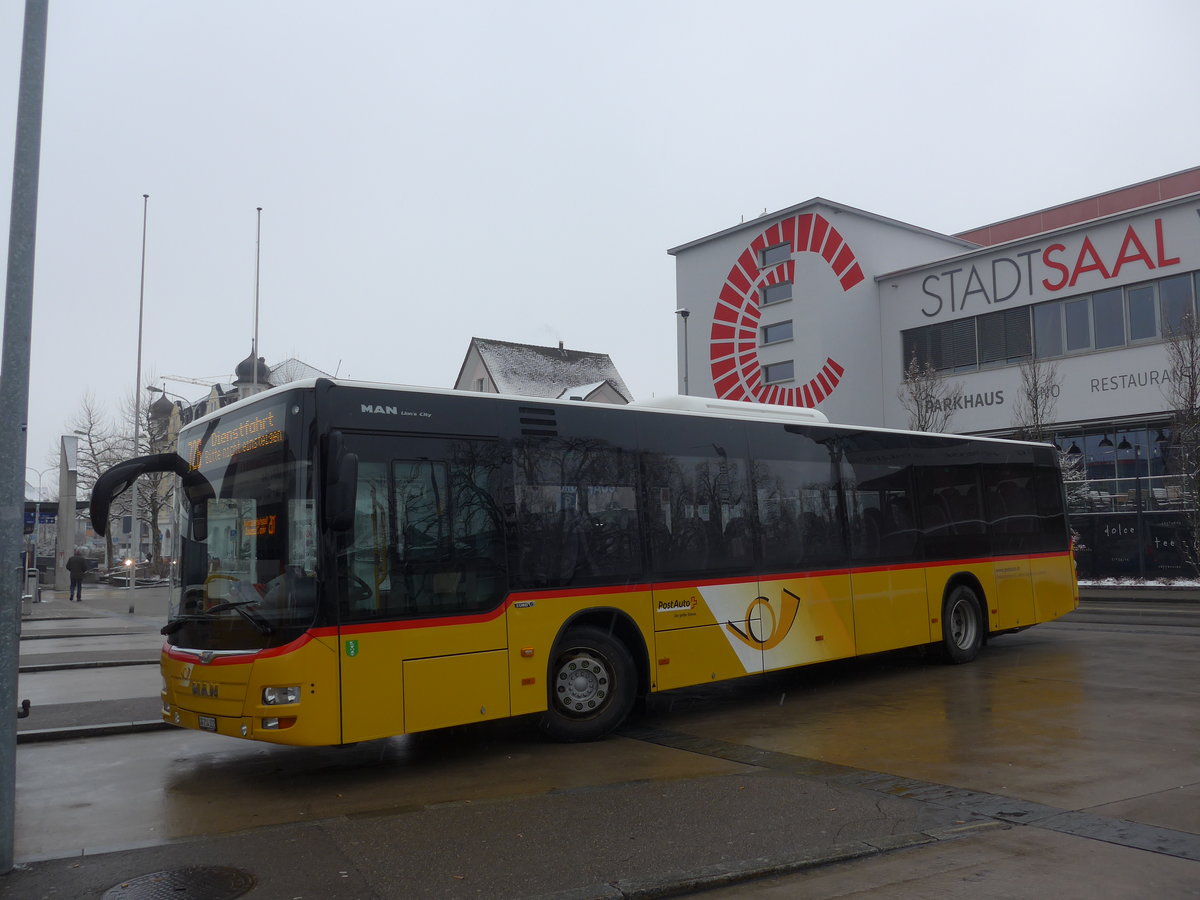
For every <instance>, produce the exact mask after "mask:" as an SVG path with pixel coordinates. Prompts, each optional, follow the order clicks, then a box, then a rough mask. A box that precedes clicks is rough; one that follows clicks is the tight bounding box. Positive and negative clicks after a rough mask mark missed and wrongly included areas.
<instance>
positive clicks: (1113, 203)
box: [955, 166, 1200, 247]
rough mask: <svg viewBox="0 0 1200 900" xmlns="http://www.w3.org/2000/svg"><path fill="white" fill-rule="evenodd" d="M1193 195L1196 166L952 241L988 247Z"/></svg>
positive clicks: (1199, 180)
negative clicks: (963, 241)
mask: <svg viewBox="0 0 1200 900" xmlns="http://www.w3.org/2000/svg"><path fill="white" fill-rule="evenodd" d="M1197 192H1200V166H1197V167H1196V168H1193V169H1184V170H1183V171H1182V172H1175V173H1174V174H1172V175H1164V176H1162V177H1161V178H1151V179H1150V180H1149V181H1142V182H1139V183H1137V184H1131V185H1129V186H1127V187H1122V188H1116V189H1114V190H1111V191H1105V192H1104V193H1102V194H1094V195H1092V196H1091V197H1084V198H1082V199H1080V200H1072V201H1070V202H1069V203H1060V204H1059V205H1058V206H1051V207H1049V208H1047V209H1041V210H1038V211H1037V212H1031V213H1026V214H1024V215H1020V216H1016V217H1014V218H1011V219H1004V220H1003V221H1001V222H993V223H992V224H991V225H984V226H982V227H980V228H973V229H971V230H970V231H962V232H959V233H958V234H956V235H955V237H957V238H962V239H965V240H968V241H973V242H974V243H976V244H982V245H984V246H987V247H990V246H992V245H994V244H1004V243H1007V242H1008V241H1015V240H1019V239H1020V238H1024V237H1029V236H1030V235H1034V234H1041V233H1042V232H1043V231H1055V230H1057V229H1059V228H1066V227H1067V226H1068V225H1078V224H1079V223H1080V222H1089V221H1091V220H1092V219H1101V218H1104V217H1105V216H1111V215H1114V214H1116V213H1122V212H1127V211H1129V210H1131V209H1137V208H1138V207H1142V206H1150V205H1152V204H1155V203H1160V202H1162V201H1164V200H1173V199H1175V198H1176V197H1183V196H1186V195H1187V194H1194V193H1197Z"/></svg>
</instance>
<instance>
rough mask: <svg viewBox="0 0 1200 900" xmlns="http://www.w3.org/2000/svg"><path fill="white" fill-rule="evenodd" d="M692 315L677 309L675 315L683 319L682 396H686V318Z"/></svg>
mask: <svg viewBox="0 0 1200 900" xmlns="http://www.w3.org/2000/svg"><path fill="white" fill-rule="evenodd" d="M691 314H692V312H691V310H688V309H677V310H675V315H677V316H679V318H681V319H683V395H684V396H685V397H686V396H688V329H687V320H688V316H690V315H691Z"/></svg>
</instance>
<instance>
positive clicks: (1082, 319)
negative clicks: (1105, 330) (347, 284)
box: [1063, 297, 1092, 353]
mask: <svg viewBox="0 0 1200 900" xmlns="http://www.w3.org/2000/svg"><path fill="white" fill-rule="evenodd" d="M1063 314H1064V317H1065V319H1066V325H1067V329H1066V330H1067V352H1068V353H1074V352H1076V351H1078V350H1090V349H1091V347H1092V311H1091V303H1090V302H1089V300H1088V298H1087V297H1080V298H1079V299H1078V300H1068V301H1067V302H1066V303H1064V304H1063Z"/></svg>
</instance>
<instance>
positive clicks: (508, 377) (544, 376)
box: [454, 338, 633, 404]
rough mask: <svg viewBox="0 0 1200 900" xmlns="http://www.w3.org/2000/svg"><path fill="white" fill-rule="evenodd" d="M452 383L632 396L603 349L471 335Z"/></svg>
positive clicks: (563, 395) (550, 393) (571, 396)
mask: <svg viewBox="0 0 1200 900" xmlns="http://www.w3.org/2000/svg"><path fill="white" fill-rule="evenodd" d="M454 387H455V389H457V390H461V391H482V392H485V393H492V394H516V395H519V396H523V397H554V398H558V399H568V400H590V401H592V402H595V403H618V404H623V403H629V402H630V401H631V400H632V399H633V395H632V394H631V393H630V392H629V388H628V387H626V385H625V381H624V379H622V378H621V374H620V373H619V372H618V371H617V367H616V366H615V365H613V361H612V360H611V359H610V358H609V356H608V354H606V353H592V352H590V351H586V350H568V349H567V348H566V347H564V346H563V343H562V342H561V341H559V344H558V346H557V347H539V346H537V345H534V344H514V343H509V342H508V341H494V340H490V339H488V338H471V344H470V346H469V347H468V348H467V354H466V356H465V357H464V359H463V362H462V366H461V367H460V368H459V371H458V378H457V379H456V380H455V382H454Z"/></svg>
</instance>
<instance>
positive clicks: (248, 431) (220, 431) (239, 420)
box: [186, 405, 283, 469]
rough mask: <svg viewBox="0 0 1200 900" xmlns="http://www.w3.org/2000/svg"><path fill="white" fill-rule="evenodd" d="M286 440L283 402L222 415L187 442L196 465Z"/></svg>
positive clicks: (225, 459) (219, 462)
mask: <svg viewBox="0 0 1200 900" xmlns="http://www.w3.org/2000/svg"><path fill="white" fill-rule="evenodd" d="M282 443H283V406H282V405H277V406H269V407H266V408H262V409H256V410H254V411H253V412H247V413H243V414H241V415H235V416H231V417H228V418H226V417H222V418H220V419H218V420H217V423H216V425H215V427H214V426H210V427H209V428H207V429H204V430H203V431H202V432H201V433H200V434H199V435H198V436H197V437H195V438H192V439H189V440H188V441H187V442H186V452H187V460H188V462H189V464H190V465H191V467H192V468H193V469H207V468H210V467H212V466H216V465H222V464H226V463H228V462H229V461H230V460H232V459H233V458H234V457H235V456H238V455H239V454H242V453H250V452H253V451H255V450H261V449H262V448H264V447H270V446H273V445H276V444H282Z"/></svg>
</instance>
